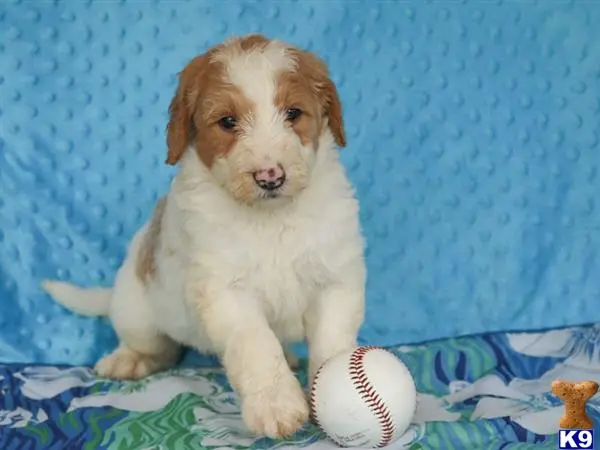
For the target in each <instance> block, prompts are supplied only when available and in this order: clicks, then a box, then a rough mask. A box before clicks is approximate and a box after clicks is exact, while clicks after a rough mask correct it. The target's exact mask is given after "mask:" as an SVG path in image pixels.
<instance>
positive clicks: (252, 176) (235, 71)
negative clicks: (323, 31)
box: [167, 35, 346, 204]
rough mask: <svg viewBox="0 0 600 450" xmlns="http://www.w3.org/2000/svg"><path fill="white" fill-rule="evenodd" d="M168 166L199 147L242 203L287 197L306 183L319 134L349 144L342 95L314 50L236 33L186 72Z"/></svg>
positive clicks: (170, 129) (170, 130)
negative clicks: (344, 124) (239, 35)
mask: <svg viewBox="0 0 600 450" xmlns="http://www.w3.org/2000/svg"><path fill="white" fill-rule="evenodd" d="M169 114H170V119H169V124H168V126H167V144H168V157H167V163H168V164H176V163H177V162H178V161H179V160H180V159H181V157H182V156H183V153H184V152H185V151H186V150H187V149H188V148H190V145H191V148H193V149H194V150H195V151H196V153H197V154H198V156H199V158H200V160H201V161H202V163H203V164H204V165H205V166H206V167H207V168H208V169H209V170H210V172H211V173H212V174H213V176H214V179H215V180H216V182H217V183H219V184H220V185H221V186H223V187H224V188H225V189H226V190H227V191H228V192H229V194H230V195H231V196H232V197H233V198H235V199H236V200H237V201H240V202H244V203H250V204H253V203H257V202H269V201H272V199H277V198H279V199H289V198H293V197H294V196H295V195H297V194H298V193H299V192H301V191H302V190H303V189H304V188H305V187H306V186H307V184H308V182H309V177H310V173H311V170H312V167H313V164H314V160H315V156H316V151H317V150H318V148H319V143H320V140H321V139H322V138H323V136H324V135H325V134H327V133H331V135H332V136H333V139H334V140H335V143H336V144H337V145H338V146H340V147H344V146H345V145H346V139H345V135H344V126H343V121H342V110H341V105H340V100H339V97H338V93H337V90H336V87H335V85H334V83H333V82H332V81H331V79H330V78H329V74H328V70H327V67H326V66H325V64H324V63H323V62H322V61H321V60H320V59H318V58H317V57H316V56H314V55H312V54H310V53H308V52H306V51H303V50H300V49H297V48H295V47H292V46H289V45H286V44H284V43H281V42H278V41H273V40H269V39H267V38H265V37H263V36H260V35H250V36H246V37H242V38H236V39H232V40H230V41H227V42H225V43H224V44H221V45H219V46H216V47H214V48H212V49H210V50H209V51H207V52H206V53H205V54H203V55H201V56H198V57H196V58H195V59H193V60H192V61H191V62H190V63H189V64H188V65H187V66H186V67H185V68H184V70H183V71H182V72H181V73H180V76H179V86H178V88H177V92H176V94H175V96H174V98H173V100H172V102H171V105H170V108H169Z"/></svg>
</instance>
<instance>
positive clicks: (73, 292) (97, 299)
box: [42, 280, 112, 316]
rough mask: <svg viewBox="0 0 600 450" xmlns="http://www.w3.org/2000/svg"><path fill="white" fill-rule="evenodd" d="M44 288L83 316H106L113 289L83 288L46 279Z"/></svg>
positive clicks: (58, 300)
mask: <svg viewBox="0 0 600 450" xmlns="http://www.w3.org/2000/svg"><path fill="white" fill-rule="evenodd" d="M42 288H43V289H44V290H45V291H46V292H47V293H48V294H50V295H51V296H52V297H53V298H54V300H56V301H57V302H58V303H60V304H61V305H62V306H64V307H65V308H67V309H70V310H71V311H73V312H76V313H77V314H81V315H83V316H106V315H107V314H108V308H109V305H110V299H111V295H112V289H110V288H89V289H83V288H80V287H78V286H75V285H73V284H69V283H63V282H62V281H50V280H45V281H43V282H42Z"/></svg>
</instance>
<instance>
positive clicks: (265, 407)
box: [242, 376, 309, 439]
mask: <svg viewBox="0 0 600 450" xmlns="http://www.w3.org/2000/svg"><path fill="white" fill-rule="evenodd" d="M291 378H292V379H291V380H290V381H289V382H287V383H285V384H284V383H277V384H275V385H271V386H269V387H267V388H265V390H263V391H260V392H257V393H255V394H251V395H249V396H246V397H245V398H244V399H243V400H242V417H243V419H244V422H245V423H246V426H247V427H248V428H249V429H250V430H251V431H252V432H253V433H255V434H256V435H259V436H267V437H270V438H273V439H280V438H285V437H289V436H291V435H293V434H294V433H295V432H296V431H297V430H298V429H299V428H300V427H301V426H302V425H303V424H304V423H305V422H306V421H307V420H308V413H309V409H308V403H307V401H306V396H305V394H304V391H303V390H302V388H301V387H300V384H299V383H298V381H297V380H296V378H294V377H293V376H292V377H291Z"/></svg>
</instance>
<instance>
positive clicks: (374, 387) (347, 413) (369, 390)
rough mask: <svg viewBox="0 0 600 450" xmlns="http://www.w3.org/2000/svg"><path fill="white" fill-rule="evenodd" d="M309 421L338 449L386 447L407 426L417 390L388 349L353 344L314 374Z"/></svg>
mask: <svg viewBox="0 0 600 450" xmlns="http://www.w3.org/2000/svg"><path fill="white" fill-rule="evenodd" d="M310 403H311V414H312V419H313V421H314V422H315V423H316V424H317V425H318V426H319V428H321V430H322V431H323V432H324V433H325V434H327V436H329V438H330V439H332V440H333V441H334V442H336V443H337V444H338V445H340V446H342V447H368V448H377V447H385V446H387V445H389V444H390V443H392V442H393V441H395V440H396V439H397V438H399V437H400V436H402V434H404V432H405V431H406V430H407V429H408V427H409V426H410V423H411V421H412V419H413V417H414V415H415V410H416V406H417V389H416V386H415V382H414V380H413V378H412V376H411V374H410V372H409V370H408V368H407V367H406V366H405V365H404V363H402V361H400V359H398V358H397V357H396V356H395V355H394V354H393V353H391V352H389V351H387V350H384V349H382V348H378V347H358V348H357V349H355V350H354V351H349V352H346V353H343V354H340V355H337V356H335V357H334V358H331V359H330V360H328V361H326V362H325V364H323V365H322V366H321V368H320V369H319V370H318V372H317V374H316V375H315V378H314V381H313V385H312V388H311V393H310Z"/></svg>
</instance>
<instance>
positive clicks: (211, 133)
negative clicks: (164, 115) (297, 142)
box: [166, 34, 270, 167]
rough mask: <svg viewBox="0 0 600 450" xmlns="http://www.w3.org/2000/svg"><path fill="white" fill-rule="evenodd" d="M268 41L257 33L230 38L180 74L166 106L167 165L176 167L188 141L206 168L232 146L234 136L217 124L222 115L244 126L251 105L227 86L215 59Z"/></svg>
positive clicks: (193, 62)
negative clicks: (169, 102) (193, 145)
mask: <svg viewBox="0 0 600 450" xmlns="http://www.w3.org/2000/svg"><path fill="white" fill-rule="evenodd" d="M269 42H270V41H269V39H267V38H266V37H264V36H262V35H258V34H252V35H248V36H245V37H241V38H235V39H231V40H229V41H227V42H224V43H223V44H220V45H217V46H215V47H213V48H211V49H209V50H208V51H207V52H206V53H204V54H203V55H200V56H197V57H196V58H194V59H192V60H191V61H190V62H189V63H188V64H187V65H186V67H185V68H184V69H183V71H182V72H181V73H180V74H179V85H178V87H177V91H176V93H175V96H174V98H173V100H172V101H171V104H170V106H169V115H170V119H169V123H168V125H167V145H168V148H169V152H168V156H167V161H166V162H167V164H176V163H177V162H178V161H179V160H180V159H181V157H182V156H183V153H184V151H185V150H186V148H187V146H188V145H189V144H190V143H191V142H194V143H195V146H196V151H197V153H198V156H199V157H200V159H201V160H202V162H203V163H204V164H205V165H206V166H207V167H210V166H211V165H212V163H213V161H214V159H215V158H216V157H218V156H222V155H225V154H227V152H228V151H229V150H230V149H231V148H232V147H233V145H234V144H235V142H236V139H237V136H236V133H235V132H231V131H225V130H223V129H221V127H220V126H219V124H218V121H219V119H220V118H222V117H224V116H234V117H236V118H237V119H238V123H239V125H240V127H243V122H244V120H247V119H248V117H249V113H251V111H252V107H253V105H252V103H251V102H250V101H248V100H247V99H246V98H245V97H244V95H243V94H242V92H241V91H240V90H239V89H238V88H237V87H236V86H233V85H231V84H229V83H227V80H226V75H225V69H226V68H225V66H224V64H223V63H222V62H221V61H220V60H219V58H216V56H218V55H219V54H224V53H227V52H239V53H242V52H245V51H248V50H251V49H253V48H256V47H260V46H266V45H268V43H269Z"/></svg>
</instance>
